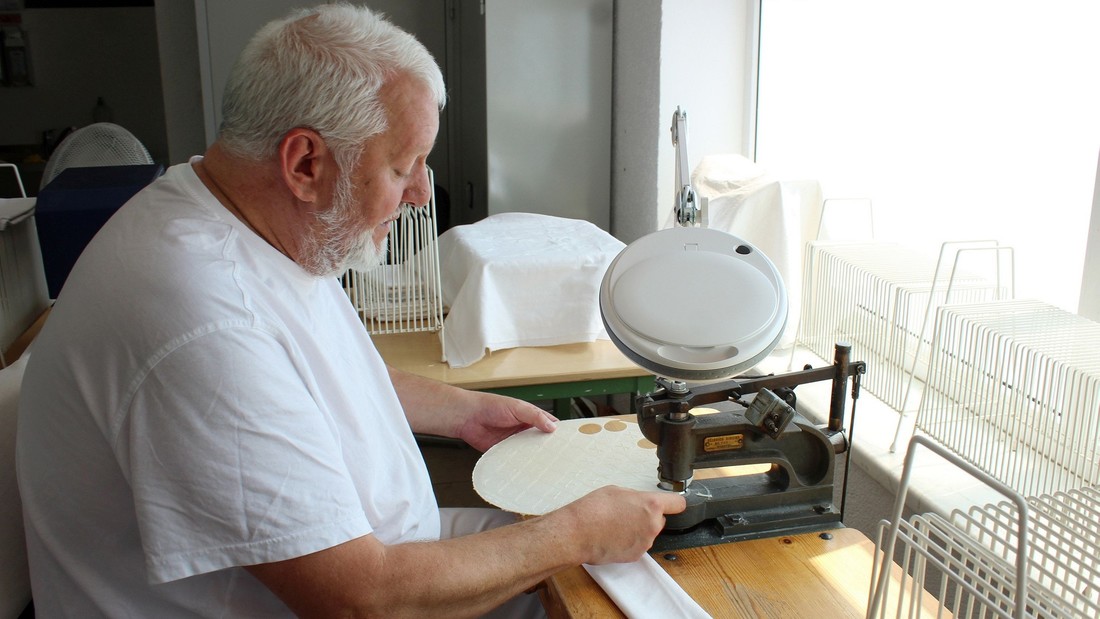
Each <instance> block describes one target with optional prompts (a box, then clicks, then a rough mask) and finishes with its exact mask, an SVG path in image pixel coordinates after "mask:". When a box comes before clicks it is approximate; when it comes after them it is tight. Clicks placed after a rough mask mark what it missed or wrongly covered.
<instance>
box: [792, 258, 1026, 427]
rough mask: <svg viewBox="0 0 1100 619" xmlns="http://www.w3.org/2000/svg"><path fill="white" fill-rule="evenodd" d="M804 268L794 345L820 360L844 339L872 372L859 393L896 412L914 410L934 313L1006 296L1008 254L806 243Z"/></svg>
mask: <svg viewBox="0 0 1100 619" xmlns="http://www.w3.org/2000/svg"><path fill="white" fill-rule="evenodd" d="M804 262H805V264H804V267H803V292H802V305H803V310H802V319H801V321H800V323H799V327H798V332H797V335H796V338H795V339H796V342H797V343H799V344H801V345H803V346H805V347H806V348H807V349H809V350H810V351H812V352H814V353H815V354H817V355H818V356H820V357H822V358H826V359H827V358H829V357H828V356H829V355H830V350H831V349H832V346H833V344H835V343H836V342H837V341H848V342H849V343H851V344H852V350H853V352H854V353H857V354H858V355H859V356H860V357H861V358H863V359H864V360H866V361H867V365H868V367H873V368H875V371H874V372H868V374H867V376H866V377H865V383H864V387H865V388H866V389H867V390H868V391H869V392H870V393H872V394H874V395H875V396H876V397H878V398H879V399H880V400H882V401H883V402H884V403H886V404H887V405H888V406H890V407H892V408H894V409H896V410H898V411H902V412H904V411H906V410H912V409H915V405H913V404H911V398H910V394H911V393H912V392H913V381H914V380H915V379H922V378H923V372H924V369H925V368H926V367H927V351H928V342H929V335H928V326H929V325H928V316H929V314H930V313H931V312H932V311H933V309H934V308H935V307H939V306H941V305H943V304H945V303H948V302H951V303H959V302H971V303H972V302H976V301H988V300H993V299H1000V298H1006V297H1010V296H1011V295H1012V294H1013V292H1012V289H1013V283H1012V279H1013V276H1012V271H1013V269H1012V250H1011V248H1008V247H1004V246H1000V245H998V244H997V242H996V241H990V240H977V241H959V242H949V243H944V244H943V245H942V246H941V248H940V252H939V256H938V258H937V257H934V256H933V255H930V254H928V253H924V252H921V251H919V250H917V249H914V248H911V247H907V246H903V245H900V244H897V243H887V242H867V241H862V242H861V241H812V242H810V243H809V244H808V245H807V248H806V254H805V259H804ZM792 355H793V352H792ZM792 358H793V357H792ZM914 399H915V398H914Z"/></svg>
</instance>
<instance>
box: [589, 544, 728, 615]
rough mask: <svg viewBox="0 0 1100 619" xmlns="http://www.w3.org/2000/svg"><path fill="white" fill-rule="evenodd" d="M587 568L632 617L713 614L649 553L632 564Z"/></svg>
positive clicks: (610, 596)
mask: <svg viewBox="0 0 1100 619" xmlns="http://www.w3.org/2000/svg"><path fill="white" fill-rule="evenodd" d="M584 569H585V571H587V572H588V574H589V575H590V576H591V577H592V580H595V581H596V583H597V584H598V585H600V588H601V589H603V590H604V593H606V594H607V597H609V598H611V600H612V601H613V602H615V605H616V606H618V607H619V610H621V611H622V612H623V614H624V615H626V616H627V617H629V618H630V619H649V618H652V619H664V618H665V617H676V618H677V619H705V618H709V617H710V614H708V613H707V611H705V610H703V608H702V607H701V606H699V604H698V603H697V602H696V601H695V600H693V599H691V596H690V595H688V594H687V592H686V591H684V589H683V587H681V586H680V584H679V583H677V582H676V581H675V580H673V578H672V576H669V575H668V572H666V571H665V570H664V569H662V568H661V566H660V565H658V564H657V561H656V560H654V559H653V557H651V556H649V555H648V554H645V555H642V558H641V559H638V560H637V561H635V562H633V563H609V564H606V565H585V566H584Z"/></svg>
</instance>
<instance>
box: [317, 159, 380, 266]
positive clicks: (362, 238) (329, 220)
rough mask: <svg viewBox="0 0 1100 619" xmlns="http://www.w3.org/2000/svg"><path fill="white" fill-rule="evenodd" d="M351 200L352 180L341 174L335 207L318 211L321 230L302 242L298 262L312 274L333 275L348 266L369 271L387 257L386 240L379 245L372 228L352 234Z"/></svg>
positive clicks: (319, 228)
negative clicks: (375, 240)
mask: <svg viewBox="0 0 1100 619" xmlns="http://www.w3.org/2000/svg"><path fill="white" fill-rule="evenodd" d="M352 199H353V196H352V190H351V182H350V180H349V179H348V178H347V177H341V178H340V179H339V180H338V181H337V185H336V195H335V196H334V197H333V204H332V206H331V207H329V208H328V210H326V211H323V212H320V213H318V214H317V222H318V224H319V225H318V230H317V231H316V232H314V233H312V234H310V235H309V236H308V237H307V238H306V239H304V240H303V242H302V256H301V259H300V260H299V264H300V265H301V267H302V268H303V269H305V270H306V271H307V272H309V273H310V274H312V275H316V276H317V277H331V276H337V275H342V274H343V273H344V272H345V271H347V270H348V269H355V270H357V271H369V270H371V269H373V268H375V267H377V266H378V265H380V264H381V263H382V260H383V259H384V258H385V257H386V245H385V243H386V241H385V239H383V240H382V242H381V243H378V244H376V243H375V242H374V239H373V238H372V237H373V234H374V231H373V229H371V230H367V231H365V232H363V233H362V234H358V235H354V234H351V230H353V229H354V226H353V225H352V222H351V219H352Z"/></svg>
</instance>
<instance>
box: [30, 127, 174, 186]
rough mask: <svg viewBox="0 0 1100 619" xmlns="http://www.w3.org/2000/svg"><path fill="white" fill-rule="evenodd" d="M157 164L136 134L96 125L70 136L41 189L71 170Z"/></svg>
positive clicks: (49, 163) (45, 174) (51, 163)
mask: <svg viewBox="0 0 1100 619" xmlns="http://www.w3.org/2000/svg"><path fill="white" fill-rule="evenodd" d="M151 163H153V158H152V157H151V156H150V155H149V151H148V150H146V148H145V146H143V145H142V143H141V141H140V140H138V139H137V138H136V137H134V134H132V133H130V132H129V131H127V130H126V129H125V128H123V127H120V126H118V125H116V124H113V123H94V124H91V125H88V126H86V127H83V128H80V129H77V130H76V131H73V132H72V133H70V134H69V135H68V136H67V137H66V138H65V139H64V140H62V141H61V144H59V145H58V146H57V149H56V150H55V151H54V152H53V154H52V155H50V159H49V161H47V162H46V169H45V170H44V171H43V172H42V184H41V185H40V188H41V187H45V186H46V185H47V184H49V182H50V181H52V180H53V179H54V178H55V177H56V176H57V175H58V174H60V173H61V172H62V171H63V170H66V169H68V168H77V167H80V168H90V167H97V166H117V165H142V164H151Z"/></svg>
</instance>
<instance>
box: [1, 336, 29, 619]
mask: <svg viewBox="0 0 1100 619" xmlns="http://www.w3.org/2000/svg"><path fill="white" fill-rule="evenodd" d="M26 365H27V357H26V355H24V356H23V357H21V358H20V359H19V360H17V361H15V362H13V363H12V364H11V365H9V366H8V367H6V368H4V369H2V370H0V505H2V506H3V507H0V617H17V616H19V613H20V612H22V610H23V609H24V608H26V606H27V603H28V602H30V601H31V579H30V574H29V573H28V572H27V545H26V543H25V542H24V541H23V513H22V511H20V506H21V502H20V500H19V489H18V487H17V486H16V483H15V419H16V410H17V406H18V404H19V383H20V382H21V381H22V380H23V369H24V368H25V367H26Z"/></svg>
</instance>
